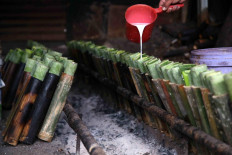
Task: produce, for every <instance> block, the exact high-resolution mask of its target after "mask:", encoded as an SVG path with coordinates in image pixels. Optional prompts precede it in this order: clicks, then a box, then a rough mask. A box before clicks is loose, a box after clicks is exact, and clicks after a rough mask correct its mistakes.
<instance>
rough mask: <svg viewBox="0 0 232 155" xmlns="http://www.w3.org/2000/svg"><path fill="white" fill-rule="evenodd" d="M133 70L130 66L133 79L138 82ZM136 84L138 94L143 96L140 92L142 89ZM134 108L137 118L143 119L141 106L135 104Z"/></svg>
mask: <svg viewBox="0 0 232 155" xmlns="http://www.w3.org/2000/svg"><path fill="white" fill-rule="evenodd" d="M132 70H133V69H132V67H129V71H130V74H131V77H132V80H133V82H134V83H136V80H135V78H134V73H133V71H132ZM134 86H135V88H136V91H137V94H139V96H141V93H140V91H139V88H138V85H136V84H134ZM134 110H135V114H136V117H137V119H138V120H139V121H142V120H143V119H142V114H141V112H140V109H139V107H137V106H136V105H135V108H134Z"/></svg>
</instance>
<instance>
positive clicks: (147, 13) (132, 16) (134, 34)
mask: <svg viewBox="0 0 232 155" xmlns="http://www.w3.org/2000/svg"><path fill="white" fill-rule="evenodd" d="M174 6H179V7H183V6H184V4H176V5H171V6H170V7H171V8H173V7H174ZM161 12H163V10H162V7H159V8H152V7H150V6H148V5H145V4H136V5H132V6H131V7H129V8H128V9H127V10H126V13H125V18H126V36H127V38H128V40H130V41H132V42H136V43H139V42H140V35H139V31H138V29H137V27H136V26H134V25H133V24H135V23H147V24H148V25H147V26H146V27H145V28H144V31H143V36H142V38H143V42H146V41H147V40H149V39H150V36H151V33H152V29H153V26H154V23H155V20H156V18H157V14H158V13H161Z"/></svg>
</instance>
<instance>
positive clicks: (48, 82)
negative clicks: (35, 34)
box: [19, 62, 63, 144]
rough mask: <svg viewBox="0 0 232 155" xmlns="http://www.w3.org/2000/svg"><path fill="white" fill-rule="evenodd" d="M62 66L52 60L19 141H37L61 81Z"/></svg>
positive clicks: (27, 142)
mask: <svg viewBox="0 0 232 155" xmlns="http://www.w3.org/2000/svg"><path fill="white" fill-rule="evenodd" d="M62 68H63V65H62V64H61V63H59V62H52V64H51V68H50V69H49V73H48V74H47V75H46V76H45V79H44V82H43V83H42V86H41V89H40V90H39V93H38V96H37V98H36V100H35V103H34V105H33V107H32V110H31V111H30V113H29V116H28V120H29V121H28V122H27V123H26V125H25V126H24V129H23V132H22V133H21V137H20V139H19V141H21V142H23V143H26V144H32V143H33V142H34V141H35V138H36V135H37V134H38V132H39V129H40V128H41V125H42V123H43V120H44V118H45V116H46V112H47V110H48V108H49V104H50V103H51V100H52V97H53V94H54V92H55V89H56V86H57V84H58V82H59V76H60V73H61V71H62Z"/></svg>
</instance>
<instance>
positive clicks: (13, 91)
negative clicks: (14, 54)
mask: <svg viewBox="0 0 232 155" xmlns="http://www.w3.org/2000/svg"><path fill="white" fill-rule="evenodd" d="M32 53H33V52H32V51H31V50H28V49H26V50H25V51H24V53H23V54H22V56H21V62H20V63H19V65H18V67H17V70H16V71H15V72H16V73H15V74H14V79H13V80H12V84H11V88H10V89H9V92H8V93H7V96H6V100H5V102H6V105H8V106H10V107H11V106H14V103H13V102H14V97H15V95H16V91H17V88H18V85H19V81H20V79H21V77H22V75H23V71H24V68H25V65H26V64H25V63H26V61H27V59H28V58H30V57H31V55H32Z"/></svg>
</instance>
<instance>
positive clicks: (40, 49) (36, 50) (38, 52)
mask: <svg viewBox="0 0 232 155" xmlns="http://www.w3.org/2000/svg"><path fill="white" fill-rule="evenodd" d="M32 51H34V54H35V55H37V56H39V57H42V56H43V55H44V54H45V53H46V51H47V49H46V48H45V47H41V46H33V47H32Z"/></svg>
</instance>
